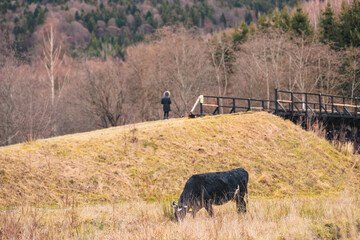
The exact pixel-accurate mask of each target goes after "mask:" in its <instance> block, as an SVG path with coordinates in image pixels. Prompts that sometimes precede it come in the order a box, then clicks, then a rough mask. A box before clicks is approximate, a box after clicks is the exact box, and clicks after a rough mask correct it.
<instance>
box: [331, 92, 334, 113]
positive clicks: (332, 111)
mask: <svg viewBox="0 0 360 240" xmlns="http://www.w3.org/2000/svg"><path fill="white" fill-rule="evenodd" d="M331 114H334V96H331Z"/></svg>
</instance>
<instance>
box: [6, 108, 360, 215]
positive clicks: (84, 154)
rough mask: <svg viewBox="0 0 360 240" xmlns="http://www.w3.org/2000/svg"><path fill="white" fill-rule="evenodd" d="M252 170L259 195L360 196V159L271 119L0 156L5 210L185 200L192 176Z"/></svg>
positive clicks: (216, 122) (74, 141) (234, 119)
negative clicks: (182, 197) (182, 196)
mask: <svg viewBox="0 0 360 240" xmlns="http://www.w3.org/2000/svg"><path fill="white" fill-rule="evenodd" d="M238 167H243V168H245V169H247V170H248V172H249V174H250V183H249V193H250V196H251V197H284V196H285V197H286V196H292V195H316V196H317V195H330V194H334V193H341V192H343V191H344V190H346V189H347V190H350V191H355V190H356V189H357V188H356V185H358V184H359V183H360V171H359V163H357V162H356V159H355V157H354V156H353V155H351V154H347V155H346V154H344V153H341V152H339V151H337V150H336V149H335V148H334V147H333V146H332V145H331V144H330V143H328V142H327V141H325V140H324V139H320V138H318V137H317V136H316V135H315V134H314V133H312V132H306V131H304V130H302V129H301V128H300V127H299V126H297V125H294V124H293V123H292V122H290V121H284V120H283V119H281V118H278V117H275V116H273V115H271V114H268V113H242V114H235V115H223V116H215V117H204V118H198V119H172V120H169V121H156V122H149V123H141V124H136V125H128V126H122V127H116V128H109V129H104V130H98V131H94V132H88V133H81V134H74V135H67V136H61V137H56V138H51V139H44V140H38V141H34V142H31V143H26V144H18V145H13V146H8V147H2V148H0V188H1V191H0V207H1V208H7V207H10V206H12V205H20V204H25V203H32V204H36V205H38V206H49V205H50V206H55V205H61V206H66V205H68V204H69V203H70V202H72V201H76V202H78V203H79V204H88V203H94V202H102V201H105V202H113V201H127V200H139V199H143V200H148V201H152V200H157V199H167V198H169V197H173V198H177V197H178V196H179V194H180V193H181V190H182V188H183V186H184V184H185V182H186V180H187V179H188V178H189V177H190V176H191V175H193V174H196V173H202V172H208V171H222V170H229V169H233V168H238Z"/></svg>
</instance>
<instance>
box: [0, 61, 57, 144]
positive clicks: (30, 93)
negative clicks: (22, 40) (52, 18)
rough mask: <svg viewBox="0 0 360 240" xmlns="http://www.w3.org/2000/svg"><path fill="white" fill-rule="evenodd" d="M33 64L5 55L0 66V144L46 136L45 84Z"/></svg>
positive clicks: (47, 113)
mask: <svg viewBox="0 0 360 240" xmlns="http://www.w3.org/2000/svg"><path fill="white" fill-rule="evenodd" d="M34 69H35V68H34V66H31V65H26V64H17V62H16V61H15V60H11V58H9V59H8V60H7V62H6V63H5V65H4V66H3V67H2V68H1V69H0V133H1V135H0V145H8V144H13V143H18V142H23V141H31V140H34V139H37V138H42V137H48V136H49V135H50V132H51V126H50V125H51V124H50V123H51V120H50V119H51V118H50V117H49V116H50V114H51V111H50V108H49V102H48V100H49V99H48V98H46V96H44V92H45V90H46V86H45V84H44V83H43V82H41V80H39V78H37V77H36V74H34V72H36V71H34Z"/></svg>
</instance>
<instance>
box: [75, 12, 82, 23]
mask: <svg viewBox="0 0 360 240" xmlns="http://www.w3.org/2000/svg"><path fill="white" fill-rule="evenodd" d="M80 19H81V17H80V14H79V12H78V11H76V12H75V20H76V21H79V20H80Z"/></svg>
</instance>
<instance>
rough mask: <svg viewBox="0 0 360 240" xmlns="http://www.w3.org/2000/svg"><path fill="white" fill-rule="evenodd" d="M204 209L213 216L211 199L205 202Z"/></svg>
mask: <svg viewBox="0 0 360 240" xmlns="http://www.w3.org/2000/svg"><path fill="white" fill-rule="evenodd" d="M205 209H206V211H207V212H208V213H209V215H210V217H213V216H214V212H213V208H212V203H211V201H207V202H206V203H205Z"/></svg>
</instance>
